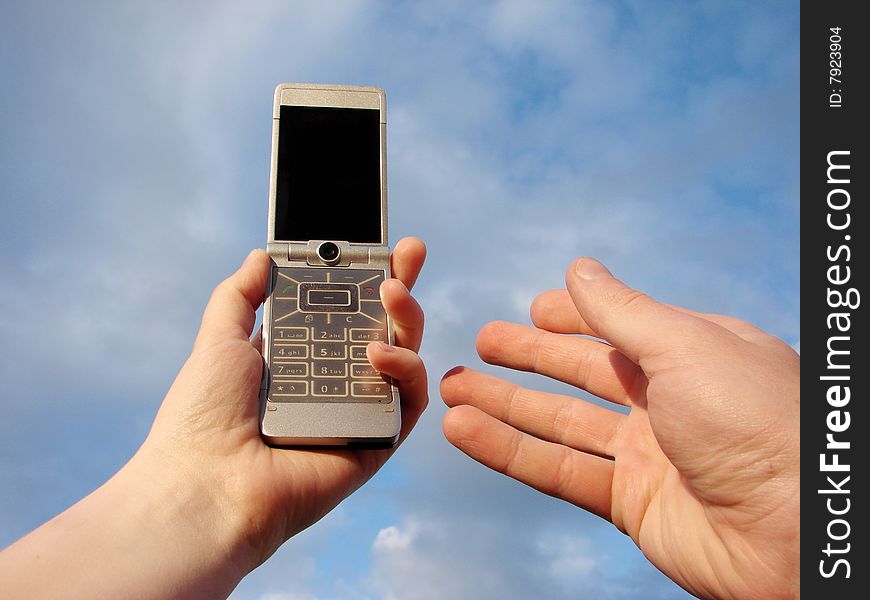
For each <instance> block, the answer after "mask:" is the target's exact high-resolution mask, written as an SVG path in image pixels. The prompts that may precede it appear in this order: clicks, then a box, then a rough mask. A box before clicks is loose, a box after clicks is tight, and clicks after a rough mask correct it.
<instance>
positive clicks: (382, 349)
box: [374, 342, 395, 352]
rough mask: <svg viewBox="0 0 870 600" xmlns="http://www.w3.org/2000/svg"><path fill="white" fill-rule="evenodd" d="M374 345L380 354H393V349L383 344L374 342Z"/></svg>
mask: <svg viewBox="0 0 870 600" xmlns="http://www.w3.org/2000/svg"><path fill="white" fill-rule="evenodd" d="M374 344H376V345H377V348H378V350H380V351H381V352H393V351H394V350H395V348H394V347H392V346H390V345H389V344H385V343H383V342H374Z"/></svg>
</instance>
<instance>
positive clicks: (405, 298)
mask: <svg viewBox="0 0 870 600" xmlns="http://www.w3.org/2000/svg"><path fill="white" fill-rule="evenodd" d="M381 301H382V302H383V304H384V308H385V309H386V311H387V314H388V315H389V317H390V319H391V320H392V322H393V336H394V337H395V341H396V345H397V346H401V347H403V348H409V349H410V350H413V351H414V352H417V351H418V350H420V344H421V342H422V341H423V321H424V317H423V309H422V308H420V305H419V304H418V303H417V301H416V300H414V298H413V297H412V296H411V293H410V292H409V291H408V288H406V287H405V286H404V284H403V283H402V282H401V281H399V280H398V279H387V280H386V281H384V282H383V283H382V284H381Z"/></svg>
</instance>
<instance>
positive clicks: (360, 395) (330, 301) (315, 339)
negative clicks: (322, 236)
mask: <svg viewBox="0 0 870 600" xmlns="http://www.w3.org/2000/svg"><path fill="white" fill-rule="evenodd" d="M272 277H273V280H272V296H271V300H272V309H271V310H272V330H271V332H270V335H269V344H270V348H269V365H268V367H269V372H268V386H269V387H268V396H267V398H268V400H269V401H270V402H378V403H384V404H387V403H390V402H392V399H393V395H392V386H391V384H390V382H389V380H388V378H385V377H384V376H382V375H381V374H380V373H378V372H377V371H376V370H375V369H374V368H373V367H372V366H371V365H370V364H369V362H368V358H367V357H366V353H365V348H366V344H368V343H369V342H374V341H382V342H387V343H388V342H389V335H388V331H387V315H386V312H385V311H384V307H383V304H381V297H380V285H381V283H382V282H383V281H384V272H383V271H382V270H369V269H365V270H362V269H340V268H333V269H310V268H305V267H277V268H274V269H273V270H272Z"/></svg>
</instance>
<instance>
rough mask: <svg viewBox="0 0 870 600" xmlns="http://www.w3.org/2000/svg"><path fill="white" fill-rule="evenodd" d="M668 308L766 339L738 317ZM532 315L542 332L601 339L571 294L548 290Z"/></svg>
mask: <svg viewBox="0 0 870 600" xmlns="http://www.w3.org/2000/svg"><path fill="white" fill-rule="evenodd" d="M665 306H667V307H668V308H671V309H673V310H675V311H677V312H681V313H684V314H687V315H691V316H693V317H697V318H699V319H704V320H705V321H709V322H711V323H715V324H716V325H719V326H720V327H724V328H725V329H727V330H728V331H730V332H732V333H734V334H737V335H739V336H740V337H742V338H744V339H750V338H757V337H759V336H762V335H767V334H765V332H764V330H762V329H759V328H758V327H756V326H755V325H753V324H751V323H748V322H746V321H744V320H742V319H737V318H735V317H729V316H727V315H717V314H710V313H701V312H697V311H694V310H690V309H688V308H683V307H681V306H675V305H673V304H666V305H665ZM530 313H531V317H532V323H534V324H535V327H539V328H540V329H546V330H547V331H552V332H553V333H579V334H584V335H592V336H595V337H600V336H599V335H598V334H597V333H596V332H594V331H592V328H591V327H590V326H589V324H588V323H586V321H584V320H583V317H581V316H580V313H578V312H577V307H576V306H575V305H574V300H572V299H571V296H570V294H569V293H568V290H564V289H563V290H547V291H545V292H542V293H541V294H539V295H538V297H537V298H535V299H534V300H533V301H532V306H531V310H530Z"/></svg>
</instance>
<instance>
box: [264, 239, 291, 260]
mask: <svg viewBox="0 0 870 600" xmlns="http://www.w3.org/2000/svg"><path fill="white" fill-rule="evenodd" d="M266 252H267V253H268V254H269V256H271V257H272V259H273V260H281V261H287V260H290V244H288V243H287V242H269V243H268V244H266Z"/></svg>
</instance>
